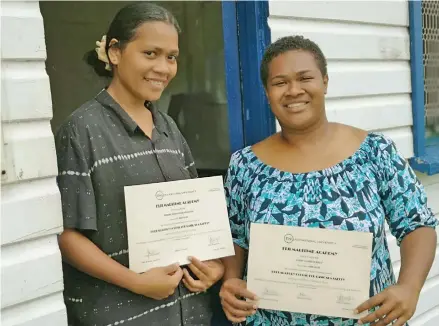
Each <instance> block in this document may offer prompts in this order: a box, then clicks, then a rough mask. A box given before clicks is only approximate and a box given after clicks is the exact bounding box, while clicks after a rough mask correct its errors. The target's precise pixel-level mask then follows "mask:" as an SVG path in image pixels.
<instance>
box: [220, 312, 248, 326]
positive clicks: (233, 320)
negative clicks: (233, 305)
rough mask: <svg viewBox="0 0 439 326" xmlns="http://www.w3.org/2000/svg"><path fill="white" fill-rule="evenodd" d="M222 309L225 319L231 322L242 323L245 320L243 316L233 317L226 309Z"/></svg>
mask: <svg viewBox="0 0 439 326" xmlns="http://www.w3.org/2000/svg"><path fill="white" fill-rule="evenodd" d="M223 310H224V314H225V315H226V317H227V319H228V320H230V321H231V322H232V323H242V322H244V321H245V320H246V318H245V317H241V318H240V317H235V316H233V315H232V314H231V313H230V312H228V311H227V310H225V309H223Z"/></svg>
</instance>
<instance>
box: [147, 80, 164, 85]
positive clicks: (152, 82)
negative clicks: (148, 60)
mask: <svg viewBox="0 0 439 326" xmlns="http://www.w3.org/2000/svg"><path fill="white" fill-rule="evenodd" d="M148 81H149V82H150V83H151V84H153V85H154V86H163V82H161V81H156V80H148Z"/></svg>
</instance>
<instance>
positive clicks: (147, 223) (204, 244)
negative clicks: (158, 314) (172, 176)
mask: <svg viewBox="0 0 439 326" xmlns="http://www.w3.org/2000/svg"><path fill="white" fill-rule="evenodd" d="M125 202H126V211H127V228H128V248H129V261H130V266H129V267H130V269H131V270H133V271H135V272H139V273H140V272H145V271H146V270H148V269H150V268H153V267H159V266H166V265H169V264H172V263H176V262H177V263H179V264H180V265H185V264H188V263H190V262H189V260H188V257H189V256H195V257H197V258H198V259H200V260H208V259H216V258H221V257H225V256H231V255H234V249H233V241H232V235H231V232H230V226H229V220H228V214H227V207H226V201H225V196H224V190H223V183H222V178H221V177H210V178H199V179H189V180H181V181H172V182H164V183H155V184H146V185H138V186H129V187H125Z"/></svg>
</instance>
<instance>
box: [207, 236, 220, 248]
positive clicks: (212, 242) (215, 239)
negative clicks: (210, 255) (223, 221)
mask: <svg viewBox="0 0 439 326" xmlns="http://www.w3.org/2000/svg"><path fill="white" fill-rule="evenodd" d="M220 240H221V237H220V236H217V237H213V236H211V235H209V246H216V245H218V244H219V243H220Z"/></svg>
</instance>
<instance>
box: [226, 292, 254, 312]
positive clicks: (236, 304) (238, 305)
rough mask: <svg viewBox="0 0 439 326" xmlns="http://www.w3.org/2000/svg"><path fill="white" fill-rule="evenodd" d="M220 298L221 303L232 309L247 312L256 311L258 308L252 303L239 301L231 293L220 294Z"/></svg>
mask: <svg viewBox="0 0 439 326" xmlns="http://www.w3.org/2000/svg"><path fill="white" fill-rule="evenodd" d="M220 297H221V299H222V301H225V302H226V303H227V304H229V305H230V306H232V307H233V308H234V309H237V310H244V311H247V310H256V309H258V307H257V306H256V304H255V303H254V302H251V301H244V300H240V299H238V298H237V297H235V296H234V295H233V294H231V293H222V294H220Z"/></svg>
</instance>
